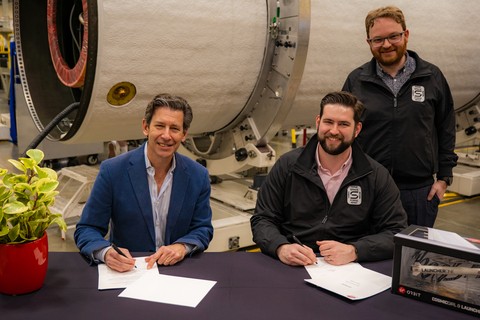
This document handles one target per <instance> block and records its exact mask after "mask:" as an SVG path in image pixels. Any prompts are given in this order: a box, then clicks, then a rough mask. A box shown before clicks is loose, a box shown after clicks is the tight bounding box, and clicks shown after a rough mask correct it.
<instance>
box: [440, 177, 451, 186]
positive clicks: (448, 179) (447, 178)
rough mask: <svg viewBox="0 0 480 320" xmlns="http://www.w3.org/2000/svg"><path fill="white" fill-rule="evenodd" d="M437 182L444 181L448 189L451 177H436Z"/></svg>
mask: <svg viewBox="0 0 480 320" xmlns="http://www.w3.org/2000/svg"><path fill="white" fill-rule="evenodd" d="M437 180H442V181H445V183H446V184H447V187H448V186H451V185H452V182H453V177H437Z"/></svg>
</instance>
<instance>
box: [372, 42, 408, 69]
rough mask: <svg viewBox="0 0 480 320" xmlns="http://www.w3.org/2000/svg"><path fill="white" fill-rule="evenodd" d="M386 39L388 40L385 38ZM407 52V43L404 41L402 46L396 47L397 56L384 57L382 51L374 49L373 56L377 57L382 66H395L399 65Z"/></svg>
mask: <svg viewBox="0 0 480 320" xmlns="http://www.w3.org/2000/svg"><path fill="white" fill-rule="evenodd" d="M385 41H386V40H385ZM406 52H407V44H406V43H404V44H403V45H402V46H401V47H395V53H396V55H395V57H393V58H384V57H383V55H382V52H380V51H372V54H373V56H374V57H375V59H377V61H378V63H380V65H382V66H387V67H388V66H393V65H397V64H398V63H400V61H402V59H403V56H404V55H405V53H406Z"/></svg>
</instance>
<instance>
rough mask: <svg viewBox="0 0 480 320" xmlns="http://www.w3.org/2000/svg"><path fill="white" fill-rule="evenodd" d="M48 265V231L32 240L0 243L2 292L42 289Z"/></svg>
mask: <svg viewBox="0 0 480 320" xmlns="http://www.w3.org/2000/svg"><path fill="white" fill-rule="evenodd" d="M47 267H48V238H47V233H46V232H45V233H44V235H43V236H42V237H41V238H40V239H37V240H35V241H32V242H26V243H21V244H0V293H4V294H10V295H15V294H24V293H29V292H32V291H35V290H38V289H40V288H41V287H42V285H43V281H44V280H45V275H46V274H47Z"/></svg>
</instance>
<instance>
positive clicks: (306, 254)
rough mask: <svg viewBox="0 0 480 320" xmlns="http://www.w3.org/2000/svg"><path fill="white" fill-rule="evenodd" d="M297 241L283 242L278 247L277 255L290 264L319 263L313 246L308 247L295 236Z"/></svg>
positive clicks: (294, 238) (294, 239) (306, 264)
mask: <svg viewBox="0 0 480 320" xmlns="http://www.w3.org/2000/svg"><path fill="white" fill-rule="evenodd" d="M293 241H295V242H296V243H289V244H283V245H281V246H279V247H278V248H277V251H276V253H277V256H278V258H279V259H280V261H282V262H283V263H285V264H288V265H290V266H308V265H311V264H315V263H317V256H316V255H315V253H314V252H313V250H312V248H309V247H307V246H306V245H304V244H303V243H301V242H300V240H298V238H297V237H296V236H293Z"/></svg>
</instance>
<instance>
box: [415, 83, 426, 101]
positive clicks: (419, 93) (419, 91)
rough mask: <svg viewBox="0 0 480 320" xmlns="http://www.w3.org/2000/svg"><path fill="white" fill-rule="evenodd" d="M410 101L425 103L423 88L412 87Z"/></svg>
mask: <svg viewBox="0 0 480 320" xmlns="http://www.w3.org/2000/svg"><path fill="white" fill-rule="evenodd" d="M412 101H416V102H423V101H425V87H424V86H412Z"/></svg>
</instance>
